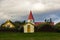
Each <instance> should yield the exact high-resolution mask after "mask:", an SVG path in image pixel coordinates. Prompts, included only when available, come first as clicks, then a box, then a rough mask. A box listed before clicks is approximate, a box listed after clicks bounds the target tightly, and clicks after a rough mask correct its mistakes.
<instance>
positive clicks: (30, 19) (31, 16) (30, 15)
mask: <svg viewBox="0 0 60 40" xmlns="http://www.w3.org/2000/svg"><path fill="white" fill-rule="evenodd" d="M28 22H30V23H34V17H33V15H32V11H30V14H29V16H28Z"/></svg>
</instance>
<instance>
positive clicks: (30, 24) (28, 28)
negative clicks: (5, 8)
mask: <svg viewBox="0 0 60 40" xmlns="http://www.w3.org/2000/svg"><path fill="white" fill-rule="evenodd" d="M42 23H46V22H35V20H34V17H33V14H32V11H30V14H29V16H28V21H27V22H26V24H25V25H24V26H23V27H24V33H34V26H38V25H40V24H42ZM50 24H51V25H54V22H51V23H50Z"/></svg>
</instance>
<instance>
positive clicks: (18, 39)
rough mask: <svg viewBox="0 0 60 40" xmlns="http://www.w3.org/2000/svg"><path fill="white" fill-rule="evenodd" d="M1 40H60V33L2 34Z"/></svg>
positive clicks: (0, 33) (0, 35) (0, 34)
mask: <svg viewBox="0 0 60 40" xmlns="http://www.w3.org/2000/svg"><path fill="white" fill-rule="evenodd" d="M0 40H60V33H54V32H38V33H32V34H24V33H15V32H0Z"/></svg>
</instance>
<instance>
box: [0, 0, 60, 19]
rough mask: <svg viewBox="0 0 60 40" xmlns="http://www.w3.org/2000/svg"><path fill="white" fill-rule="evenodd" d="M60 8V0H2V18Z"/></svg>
mask: <svg viewBox="0 0 60 40" xmlns="http://www.w3.org/2000/svg"><path fill="white" fill-rule="evenodd" d="M55 9H60V0H1V1H0V16H2V17H0V18H2V19H16V18H18V17H19V18H20V19H21V16H25V15H28V14H29V11H30V10H33V11H35V12H36V11H42V12H43V11H46V10H55Z"/></svg>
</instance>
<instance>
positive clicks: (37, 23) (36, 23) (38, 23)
mask: <svg viewBox="0 0 60 40" xmlns="http://www.w3.org/2000/svg"><path fill="white" fill-rule="evenodd" d="M42 23H45V22H35V26H38V25H40V24H42ZM50 25H52V26H53V25H54V22H51V23H50Z"/></svg>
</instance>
